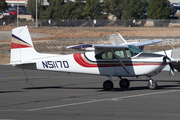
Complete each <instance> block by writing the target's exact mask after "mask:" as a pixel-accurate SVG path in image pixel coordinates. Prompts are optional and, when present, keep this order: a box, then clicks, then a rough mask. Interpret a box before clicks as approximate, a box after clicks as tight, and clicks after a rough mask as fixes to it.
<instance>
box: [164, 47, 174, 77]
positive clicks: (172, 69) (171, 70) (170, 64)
mask: <svg viewBox="0 0 180 120" xmlns="http://www.w3.org/2000/svg"><path fill="white" fill-rule="evenodd" d="M163 50H164V53H165V55H166V59H168V60H169V61H170V63H169V67H170V71H169V76H170V72H171V74H172V75H174V66H173V65H172V63H171V59H170V58H169V57H168V56H167V53H166V50H165V49H164V48H163Z"/></svg>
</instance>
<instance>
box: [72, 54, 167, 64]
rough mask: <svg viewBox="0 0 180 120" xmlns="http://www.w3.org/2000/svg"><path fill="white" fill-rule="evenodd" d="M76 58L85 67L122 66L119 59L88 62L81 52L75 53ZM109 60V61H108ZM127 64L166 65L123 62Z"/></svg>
mask: <svg viewBox="0 0 180 120" xmlns="http://www.w3.org/2000/svg"><path fill="white" fill-rule="evenodd" d="M73 57H74V60H75V61H76V62H77V63H78V64H79V65H81V66H83V67H118V66H121V65H120V63H119V62H118V61H114V62H113V61H112V62H110V63H106V64H104V62H103V63H102V62H101V61H96V63H92V64H90V63H88V62H86V61H85V60H84V59H83V58H82V56H81V53H77V54H73ZM107 62H109V61H107ZM123 63H124V65H125V66H143V65H165V64H163V63H153V62H141V63H131V62H128V63H127V62H123Z"/></svg>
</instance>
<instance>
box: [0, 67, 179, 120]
mask: <svg viewBox="0 0 180 120" xmlns="http://www.w3.org/2000/svg"><path fill="white" fill-rule="evenodd" d="M0 68H1V69H0V74H1V75H3V77H1V78H0V120H57V119H58V120H116V119H118V120H132V119H133V120H145V119H146V120H179V119H180V114H179V113H180V73H175V76H172V75H171V76H169V72H162V73H160V74H159V75H157V76H154V77H153V79H154V80H156V81H157V83H158V88H157V89H156V90H149V89H148V88H147V83H148V81H147V80H146V78H145V77H139V78H128V79H129V80H130V84H131V85H130V89H128V90H126V91H124V90H122V89H120V88H119V85H118V83H119V79H118V78H113V82H114V86H115V88H114V89H113V90H111V91H104V90H103V89H102V84H103V82H104V81H105V80H107V79H108V78H107V77H104V76H96V75H83V74H67V73H61V72H48V71H35V70H25V73H26V75H27V77H28V79H29V81H30V82H31V84H30V83H29V81H27V84H26V77H25V75H24V73H23V70H22V69H18V68H14V67H12V66H4V65H1V66H0Z"/></svg>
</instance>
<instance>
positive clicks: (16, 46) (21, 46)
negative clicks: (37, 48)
mask: <svg viewBox="0 0 180 120" xmlns="http://www.w3.org/2000/svg"><path fill="white" fill-rule="evenodd" d="M27 47H32V46H28V45H22V44H18V43H13V42H11V49H16V48H27Z"/></svg>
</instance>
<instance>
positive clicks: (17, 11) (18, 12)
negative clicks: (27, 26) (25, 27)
mask: <svg viewBox="0 0 180 120" xmlns="http://www.w3.org/2000/svg"><path fill="white" fill-rule="evenodd" d="M18 17H19V0H18V3H17V27H18V26H19V25H18V23H19V20H18Z"/></svg>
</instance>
